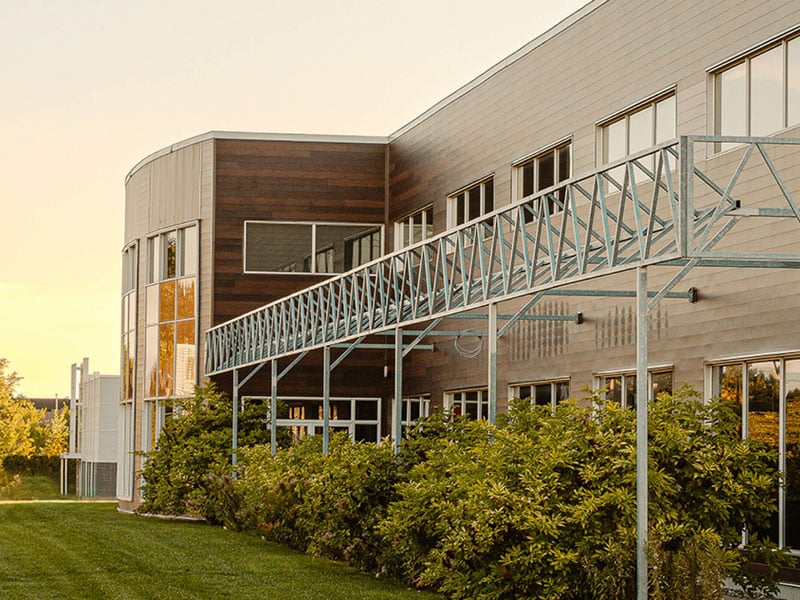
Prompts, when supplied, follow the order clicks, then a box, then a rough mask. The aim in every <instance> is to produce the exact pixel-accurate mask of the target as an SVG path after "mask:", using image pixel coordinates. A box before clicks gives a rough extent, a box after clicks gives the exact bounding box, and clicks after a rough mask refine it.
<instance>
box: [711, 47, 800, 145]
mask: <svg viewBox="0 0 800 600" xmlns="http://www.w3.org/2000/svg"><path fill="white" fill-rule="evenodd" d="M798 81H800V37H795V38H791V39H784V40H782V41H780V42H778V43H777V44H774V45H772V46H770V47H767V48H766V49H760V50H758V51H757V52H755V53H753V54H751V55H750V56H746V57H745V58H743V59H740V60H738V61H736V62H734V63H732V64H729V65H726V66H725V67H724V68H723V69H720V70H717V71H716V72H715V73H714V84H715V93H716V110H715V115H716V123H715V129H716V132H717V133H718V134H720V135H751V136H765V135H769V134H772V133H775V132H777V131H780V130H781V129H785V128H787V127H790V126H792V125H797V124H798V123H800V85H798V83H797V82H798ZM730 146H731V144H723V148H726V147H730Z"/></svg>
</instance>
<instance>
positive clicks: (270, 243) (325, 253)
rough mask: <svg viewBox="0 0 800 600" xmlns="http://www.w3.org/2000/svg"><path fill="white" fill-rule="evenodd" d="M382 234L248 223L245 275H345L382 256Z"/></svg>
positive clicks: (332, 226)
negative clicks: (346, 272)
mask: <svg viewBox="0 0 800 600" xmlns="http://www.w3.org/2000/svg"><path fill="white" fill-rule="evenodd" d="M381 232H382V227H381V226H380V225H376V224H371V225H348V224H339V223H277V222H269V221H245V223H244V271H245V273H344V272H345V271H348V270H350V269H352V268H355V267H357V266H360V265H362V264H364V263H366V262H369V261H370V260H373V259H375V258H378V257H379V256H380V255H381V253H382V252H381V251H382V248H383V242H382V236H381ZM312 257H313V259H312Z"/></svg>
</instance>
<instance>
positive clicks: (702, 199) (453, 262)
mask: <svg viewBox="0 0 800 600" xmlns="http://www.w3.org/2000/svg"><path fill="white" fill-rule="evenodd" d="M722 143H738V144H742V150H743V151H742V152H741V158H740V160H739V161H738V164H736V165H735V167H734V168H733V169H732V170H724V171H723V172H720V170H719V169H718V168H707V169H704V168H703V165H702V164H699V163H697V164H696V163H695V160H694V152H695V147H696V146H697V145H702V146H704V147H705V148H709V147H713V146H714V145H719V144H722ZM798 145H800V140H798V139H781V138H741V137H711V136H683V137H681V138H679V140H677V141H673V142H671V143H667V144H664V145H661V146H658V147H656V148H654V149H652V150H649V151H646V152H642V153H639V154H636V155H633V156H631V157H629V158H628V159H626V160H624V161H619V162H616V163H613V164H610V165H608V166H606V167H603V168H602V169H599V170H597V171H596V172H594V173H592V174H590V175H587V176H584V177H578V178H574V179H571V180H569V181H567V182H565V183H563V184H562V185H560V186H559V187H558V188H551V189H550V190H545V191H543V192H541V193H539V194H536V195H533V196H531V197H529V198H526V199H524V200H522V201H519V202H515V203H513V204H511V205H508V206H506V207H503V208H501V209H498V210H496V211H494V212H492V213H490V214H488V215H485V216H483V217H481V218H480V219H477V220H474V221H471V222H470V223H467V224H465V225H463V226H461V227H458V228H456V229H452V230H449V231H447V232H445V233H442V234H440V235H438V236H436V237H433V238H431V239H429V240H427V241H425V242H422V243H418V244H416V245H413V246H410V247H408V248H405V249H403V250H401V251H399V252H395V253H393V254H389V255H386V256H385V257H383V258H381V259H378V260H375V261H373V262H371V263H368V264H366V265H364V266H362V267H359V268H358V269H355V270H353V271H350V272H349V273H345V274H343V275H339V276H336V277H333V278H331V279H329V280H327V281H325V282H323V283H320V284H317V285H315V286H312V287H310V288H307V289H305V290H303V291H301V292H298V293H296V294H293V295H291V296H287V297H286V298H283V299H281V300H279V301H276V302H273V303H272V304H268V305H266V306H264V307H262V308H259V309H257V310H254V311H252V312H250V313H248V314H245V315H242V316H241V317H238V318H236V319H233V320H231V321H228V322H227V323H223V324H221V325H218V326H217V327H214V328H212V329H210V330H209V331H208V332H207V333H206V365H205V373H206V375H214V374H218V373H222V372H225V371H231V370H233V369H238V368H242V367H245V366H249V365H257V364H259V363H262V362H265V361H269V360H273V359H277V358H281V357H285V356H291V355H294V354H298V353H300V352H304V351H308V350H313V349H317V348H324V347H328V346H330V345H332V344H335V343H342V342H347V341H352V340H357V339H358V338H360V337H362V336H364V335H367V334H373V333H380V332H386V331H390V330H394V329H396V328H398V327H408V326H409V325H413V324H415V323H423V322H427V321H431V320H433V319H437V318H443V317H448V316H452V315H455V314H460V313H464V312H467V311H470V310H473V309H476V308H481V307H486V306H489V305H490V304H492V303H495V302H500V301H504V300H509V299H512V298H515V297H520V296H526V295H530V294H533V293H537V292H543V293H548V292H553V291H554V290H555V288H563V286H566V285H569V284H580V283H581V282H584V281H589V280H592V279H596V278H598V277H601V276H604V275H609V274H612V273H615V272H620V271H625V270H631V269H635V268H637V267H644V266H648V265H654V264H666V265H676V266H679V267H682V268H681V269H680V270H679V271H678V273H677V274H676V276H675V278H674V279H673V281H671V282H670V283H669V284H668V285H667V286H665V288H664V289H662V290H661V291H659V292H658V293H657V294H656V295H655V297H653V298H652V299H651V300H650V303H649V306H650V307H651V308H652V307H653V306H655V305H656V304H658V302H659V301H660V300H661V299H662V298H663V297H664V296H665V295H666V294H668V293H669V292H671V290H672V289H673V288H674V286H675V285H676V284H677V283H678V282H679V281H680V280H681V279H682V278H683V277H684V276H685V275H686V274H687V273H688V271H689V270H691V269H692V268H693V267H696V266H763V267H795V266H797V265H798V263H800V254H798V253H791V254H774V253H733V252H725V251H715V248H716V247H717V246H718V245H719V243H720V241H721V240H723V238H725V236H726V235H727V234H728V233H729V232H730V231H731V230H732V229H733V228H734V227H735V226H736V224H737V223H738V222H739V221H740V220H742V219H746V218H750V217H773V218H793V219H795V220H797V221H800V210H798V205H797V203H796V201H795V200H794V198H793V197H792V194H791V193H790V191H789V189H788V188H787V186H786V184H785V183H784V181H783V180H782V178H781V176H780V174H779V169H778V168H777V167H776V166H775V165H776V161H775V160H773V158H772V156H771V154H770V153H771V152H778V154H780V153H781V152H780V151H781V150H786V149H787V148H789V147H792V146H793V147H795V149H796V147H797V146H798ZM776 148H777V151H776ZM784 153H785V152H784ZM704 154H705V153H704ZM756 155H760V157H761V158H762V160H763V164H764V165H766V170H767V171H768V173H769V174H770V175H771V177H772V180H773V181H772V183H773V184H774V186H773V187H774V189H775V191H776V192H777V193H776V194H775V196H774V198H778V199H780V200H782V203H781V205H780V206H775V205H773V206H761V205H752V204H748V203H747V202H748V199H747V198H746V197H741V196H734V195H733V190H734V187H735V185H736V183H737V181H738V180H739V178H740V177H741V176H742V174H743V173H744V172H745V169H746V168H747V167H748V165H749V164H751V163H752V162H754V161H755V159H756ZM556 291H560V292H563V293H570V292H569V291H568V290H556ZM578 293H580V292H578Z"/></svg>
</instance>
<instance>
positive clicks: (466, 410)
mask: <svg viewBox="0 0 800 600" xmlns="http://www.w3.org/2000/svg"><path fill="white" fill-rule="evenodd" d="M444 407H445V409H446V410H450V411H452V413H453V415H454V416H456V417H460V416H462V415H463V416H467V417H469V418H470V419H486V418H488V417H489V388H475V389H470V390H458V391H452V392H445V394H444Z"/></svg>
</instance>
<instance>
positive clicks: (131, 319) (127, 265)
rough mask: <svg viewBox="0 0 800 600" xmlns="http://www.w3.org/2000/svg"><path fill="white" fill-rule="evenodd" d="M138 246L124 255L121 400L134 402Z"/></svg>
mask: <svg viewBox="0 0 800 600" xmlns="http://www.w3.org/2000/svg"><path fill="white" fill-rule="evenodd" d="M138 256H139V252H138V246H137V245H136V244H133V245H131V246H128V247H127V248H125V250H124V251H123V253H122V327H121V329H122V331H121V334H122V336H121V337H122V339H121V343H120V345H121V347H122V348H121V353H120V354H121V356H122V368H121V369H120V375H121V376H122V377H121V382H120V383H121V385H122V388H121V393H120V400H122V401H123V402H124V401H126V400H133V398H134V392H135V390H134V383H135V374H136V291H137V283H136V279H137V273H138V270H137V268H136V266H137V262H138Z"/></svg>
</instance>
